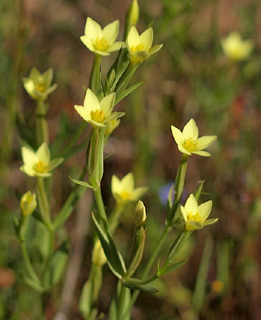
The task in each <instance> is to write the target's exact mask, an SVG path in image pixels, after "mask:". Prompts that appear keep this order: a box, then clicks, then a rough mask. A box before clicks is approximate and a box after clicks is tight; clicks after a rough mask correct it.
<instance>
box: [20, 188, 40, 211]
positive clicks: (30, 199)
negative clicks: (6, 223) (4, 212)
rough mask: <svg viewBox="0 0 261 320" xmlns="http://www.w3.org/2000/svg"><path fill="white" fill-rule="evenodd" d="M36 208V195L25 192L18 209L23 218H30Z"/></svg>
mask: <svg viewBox="0 0 261 320" xmlns="http://www.w3.org/2000/svg"><path fill="white" fill-rule="evenodd" d="M36 207H37V202H36V195H35V193H32V192H31V191H27V192H26V193H25V194H24V195H23V196H22V198H21V201H20V208H21V211H22V214H23V216H30V215H31V214H32V213H33V212H34V210H35V208H36Z"/></svg>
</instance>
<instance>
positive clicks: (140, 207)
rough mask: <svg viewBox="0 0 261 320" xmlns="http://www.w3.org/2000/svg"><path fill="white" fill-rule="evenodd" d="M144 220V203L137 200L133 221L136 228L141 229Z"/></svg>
mask: <svg viewBox="0 0 261 320" xmlns="http://www.w3.org/2000/svg"><path fill="white" fill-rule="evenodd" d="M146 219H147V215H146V208H145V206H144V203H143V202H142V201H141V200H139V202H138V203H137V205H136V207H135V210H134V214H133V221H134V223H135V225H136V227H141V226H143V225H144V223H145V221H146Z"/></svg>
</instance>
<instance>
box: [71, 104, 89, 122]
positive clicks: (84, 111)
mask: <svg viewBox="0 0 261 320" xmlns="http://www.w3.org/2000/svg"><path fill="white" fill-rule="evenodd" d="M74 109H75V110H76V111H77V112H78V113H79V115H80V116H81V117H82V118H83V120H85V121H87V122H89V121H90V120H91V115H90V110H88V109H87V108H84V107H83V106H77V105H75V106H74Z"/></svg>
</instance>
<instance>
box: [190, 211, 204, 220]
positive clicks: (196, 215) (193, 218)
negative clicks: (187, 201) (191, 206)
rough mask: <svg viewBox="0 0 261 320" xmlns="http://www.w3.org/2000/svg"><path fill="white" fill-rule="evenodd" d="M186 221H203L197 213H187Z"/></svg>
mask: <svg viewBox="0 0 261 320" xmlns="http://www.w3.org/2000/svg"><path fill="white" fill-rule="evenodd" d="M187 221H195V222H202V221H203V219H202V217H201V215H200V214H199V212H197V213H195V214H192V213H191V212H189V213H188V215H187Z"/></svg>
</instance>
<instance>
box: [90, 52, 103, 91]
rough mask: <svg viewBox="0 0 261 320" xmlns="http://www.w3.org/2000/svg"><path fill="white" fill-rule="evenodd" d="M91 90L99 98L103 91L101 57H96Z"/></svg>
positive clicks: (91, 77) (91, 78)
mask: <svg viewBox="0 0 261 320" xmlns="http://www.w3.org/2000/svg"><path fill="white" fill-rule="evenodd" d="M89 87H90V89H91V90H92V91H93V92H94V93H95V94H96V96H98V94H99V91H100V90H101V56H100V55H95V58H94V61H93V65H92V71H91V76H90V83H89Z"/></svg>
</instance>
